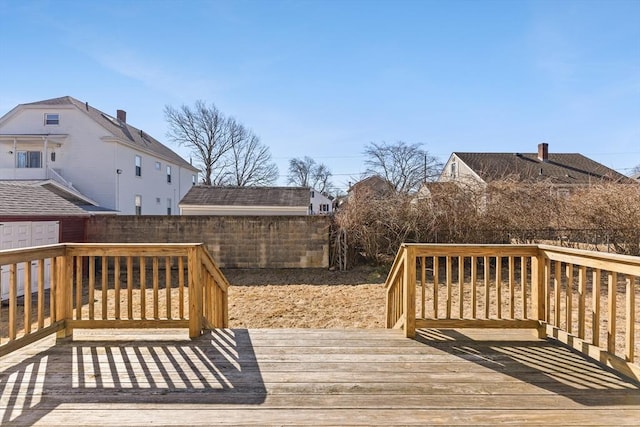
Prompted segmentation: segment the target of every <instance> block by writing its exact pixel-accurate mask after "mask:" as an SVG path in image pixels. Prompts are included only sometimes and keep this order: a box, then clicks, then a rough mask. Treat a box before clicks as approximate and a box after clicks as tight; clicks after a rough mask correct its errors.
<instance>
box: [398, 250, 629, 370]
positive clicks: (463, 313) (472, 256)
mask: <svg viewBox="0 0 640 427" xmlns="http://www.w3.org/2000/svg"><path fill="white" fill-rule="evenodd" d="M639 278H640V258H638V257H630V256H623V255H614V254H606V253H600V252H592V251H584V250H577V249H569V248H562V247H556V246H548V245H444V244H443V245H439V244H435V245H434V244H403V245H402V247H401V248H400V250H399V251H398V254H397V256H396V259H395V261H394V264H393V266H392V268H391V271H390V272H389V276H388V277H387V281H386V290H387V303H386V306H387V318H386V325H387V327H388V328H403V329H404V331H405V334H406V336H408V337H413V336H415V334H416V329H417V328H531V329H536V330H537V331H538V334H539V335H540V336H541V337H543V336H552V337H554V338H556V339H558V340H560V341H562V342H564V343H565V344H567V345H570V346H572V347H573V348H575V349H577V350H578V351H581V352H583V353H586V354H588V355H590V356H591V357H594V358H596V359H598V360H600V361H601V362H603V363H605V364H607V365H609V366H611V367H613V368H615V369H617V370H618V371H620V372H623V373H624V374H626V375H628V376H631V377H632V378H635V379H637V380H640V366H639V365H638V364H637V363H638V362H640V342H639V341H640V339H639V336H640V322H639V321H640V305H639V304H637V303H636V301H637V299H636V298H637V297H638V296H639V295H638V294H639V293H640V279H639Z"/></svg>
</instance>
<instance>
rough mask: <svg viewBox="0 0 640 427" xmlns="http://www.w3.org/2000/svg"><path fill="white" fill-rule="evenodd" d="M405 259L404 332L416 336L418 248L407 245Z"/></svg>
mask: <svg viewBox="0 0 640 427" xmlns="http://www.w3.org/2000/svg"><path fill="white" fill-rule="evenodd" d="M404 256H405V260H404V272H403V275H404V277H403V279H404V280H403V282H404V303H403V304H404V315H405V322H404V334H405V336H406V337H407V338H414V337H415V336H416V249H415V247H414V246H412V245H407V246H406V247H405V255H404Z"/></svg>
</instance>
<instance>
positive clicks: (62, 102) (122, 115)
mask: <svg viewBox="0 0 640 427" xmlns="http://www.w3.org/2000/svg"><path fill="white" fill-rule="evenodd" d="M197 174H198V169H197V168H196V167H194V166H192V165H191V164H190V163H189V162H187V161H185V160H184V159H183V158H182V157H180V156H179V155H178V154H177V153H175V152H174V151H173V150H171V149H170V148H169V147H167V146H165V145H164V144H162V143H161V142H159V141H158V140H157V139H155V138H153V137H152V136H151V135H149V134H148V133H146V132H145V131H144V130H142V129H138V128H136V127H134V126H132V125H131V124H129V123H128V121H127V114H126V112H125V111H124V110H117V112H116V114H115V116H112V115H110V114H107V113H104V112H102V111H100V110H98V109H97V108H95V107H93V106H92V105H90V104H89V103H88V102H82V101H79V100H77V99H75V98H72V97H70V96H64V97H61V98H54V99H47V100H44V101H38V102H32V103H27V104H20V105H18V106H16V107H15V108H13V109H12V110H11V111H9V112H8V113H7V114H5V115H4V116H3V117H1V118H0V181H23V182H29V183H30V184H31V185H34V186H42V187H44V188H47V189H49V190H51V191H54V192H55V193H56V194H58V195H59V196H61V197H64V198H65V199H67V200H70V201H73V202H74V203H75V204H76V205H78V206H81V207H83V208H85V210H87V211H90V212H112V213H118V214H125V215H175V214H178V202H179V201H180V199H182V197H183V196H184V195H185V194H186V193H187V191H188V190H189V189H190V188H191V186H192V185H194V184H196V183H197Z"/></svg>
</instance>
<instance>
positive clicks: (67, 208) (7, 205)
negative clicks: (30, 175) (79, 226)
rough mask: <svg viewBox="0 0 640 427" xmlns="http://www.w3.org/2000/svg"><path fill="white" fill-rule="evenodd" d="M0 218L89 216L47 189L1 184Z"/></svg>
mask: <svg viewBox="0 0 640 427" xmlns="http://www.w3.org/2000/svg"><path fill="white" fill-rule="evenodd" d="M0 200H2V203H0V216H21V215H25V216H52V215H59V216H88V215H89V214H88V213H87V212H86V211H85V210H84V209H82V208H80V207H79V206H77V205H75V204H73V203H71V202H70V201H68V200H65V199H64V198H62V197H60V196H58V195H57V194H54V193H52V192H51V191H49V190H47V189H46V188H43V187H40V186H32V185H29V184H20V183H17V182H0Z"/></svg>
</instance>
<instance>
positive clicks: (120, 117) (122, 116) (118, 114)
mask: <svg viewBox="0 0 640 427" xmlns="http://www.w3.org/2000/svg"><path fill="white" fill-rule="evenodd" d="M116 117H117V118H118V120H120V121H121V122H122V123H127V112H126V111H124V110H117V111H116Z"/></svg>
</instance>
